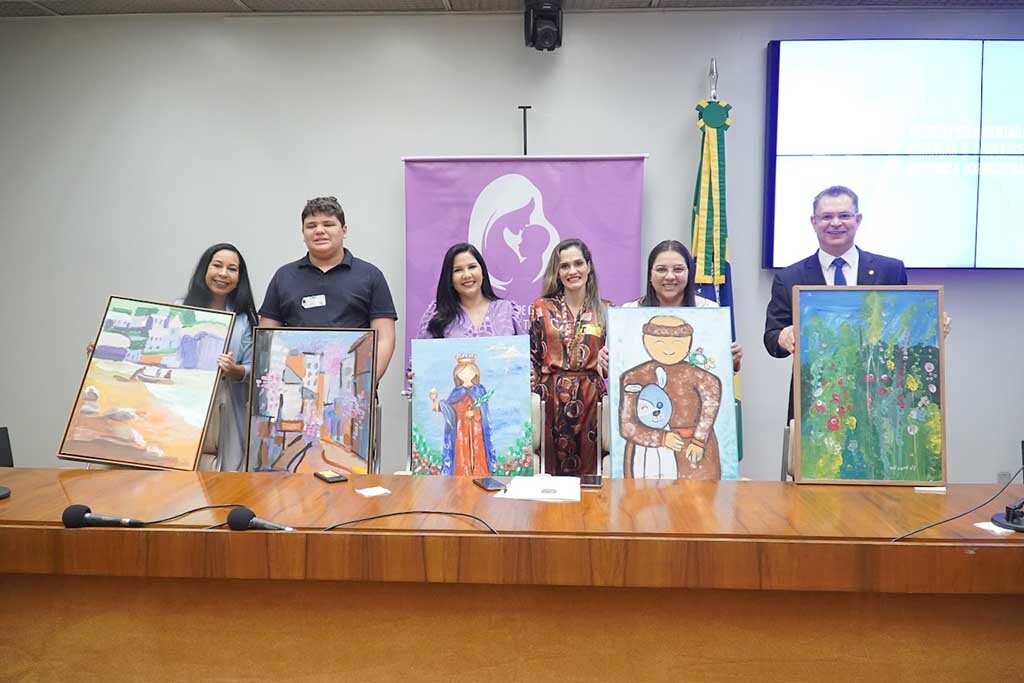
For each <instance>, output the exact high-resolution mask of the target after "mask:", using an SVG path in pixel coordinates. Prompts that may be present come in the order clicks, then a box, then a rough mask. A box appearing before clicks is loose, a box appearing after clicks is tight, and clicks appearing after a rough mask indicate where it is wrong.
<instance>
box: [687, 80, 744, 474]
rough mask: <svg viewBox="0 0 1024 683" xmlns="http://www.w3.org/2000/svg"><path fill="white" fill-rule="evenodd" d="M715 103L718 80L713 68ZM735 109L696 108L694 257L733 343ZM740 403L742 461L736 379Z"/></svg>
mask: <svg viewBox="0 0 1024 683" xmlns="http://www.w3.org/2000/svg"><path fill="white" fill-rule="evenodd" d="M711 68H712V73H711V74H709V76H710V77H711V78H712V97H714V89H715V87H716V85H717V80H718V74H717V70H716V69H715V65H714V62H712V67H711ZM731 109H732V105H730V104H728V103H727V102H726V101H725V100H721V101H719V100H716V99H712V100H711V101H708V100H701V101H700V102H699V103H698V104H697V127H698V128H700V130H701V146H700V147H701V151H700V163H699V165H698V167H697V186H696V187H695V188H694V192H693V216H692V220H693V222H692V234H691V236H690V245H691V251H692V252H693V259H694V272H693V281H694V284H695V285H696V291H697V294H699V295H700V296H702V297H704V298H705V299H710V300H712V301H717V302H718V303H719V305H721V306H729V307H730V318H731V320H732V338H733V340H734V341H735V339H736V317H735V311H734V310H733V308H732V305H733V298H732V280H731V273H730V269H729V228H728V223H727V221H726V210H725V131H727V130H729V126H731V125H732V118H731V117H730V116H729V112H730V110H731ZM733 392H734V394H735V397H736V448H737V451H738V452H739V457H740V458H741V459H742V458H743V419H742V418H743V410H742V400H741V391H740V376H739V373H736V374H735V375H733Z"/></svg>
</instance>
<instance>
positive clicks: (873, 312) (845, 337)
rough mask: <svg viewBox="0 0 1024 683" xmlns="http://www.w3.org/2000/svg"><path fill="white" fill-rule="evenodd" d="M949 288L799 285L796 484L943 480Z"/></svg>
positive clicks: (918, 483) (796, 305)
mask: <svg viewBox="0 0 1024 683" xmlns="http://www.w3.org/2000/svg"><path fill="white" fill-rule="evenodd" d="M942 293H943V290H942V287H941V286H939V285H906V286H857V287H853V286H851V287H827V286H798V287H794V288H793V332H794V334H793V337H794V341H795V350H794V353H793V406H794V410H793V412H794V417H795V427H794V431H793V433H792V434H791V439H792V444H793V456H794V463H793V473H794V480H795V481H796V482H798V483H829V484H889V485H904V486H929V485H943V484H945V481H946V415H945V396H946V393H945V356H944V348H945V340H944V339H943V334H942V318H943V302H942ZM855 310H856V312H855Z"/></svg>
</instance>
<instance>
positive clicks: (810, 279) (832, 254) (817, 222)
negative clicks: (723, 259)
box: [764, 185, 948, 419]
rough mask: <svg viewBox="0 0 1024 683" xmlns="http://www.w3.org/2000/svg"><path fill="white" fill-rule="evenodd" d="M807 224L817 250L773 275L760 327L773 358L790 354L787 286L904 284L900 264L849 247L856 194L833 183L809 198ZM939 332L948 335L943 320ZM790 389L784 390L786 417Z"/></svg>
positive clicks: (857, 216)
mask: <svg viewBox="0 0 1024 683" xmlns="http://www.w3.org/2000/svg"><path fill="white" fill-rule="evenodd" d="M813 206H814V215H812V216H811V226H812V227H813V228H814V232H815V234H816V235H817V236H818V251H817V252H815V253H814V254H812V255H811V256H808V257H807V258H805V259H804V260H802V261H797V262H796V263H794V264H793V265H791V266H788V267H786V268H783V269H782V270H780V271H778V272H777V273H775V281H774V282H773V283H772V298H771V301H769V302H768V311H767V315H766V319H765V323H764V347H765V348H766V349H768V353H770V354H772V355H773V356H775V357H776V358H785V357H786V356H788V355H790V354H791V353H793V348H794V345H795V340H794V338H793V287H794V286H795V285H905V284H907V270H906V268H904V266H903V261H900V260H899V259H894V258H889V257H888V256H879V255H878V254H872V253H870V252H867V251H863V250H861V249H859V248H857V247H855V246H854V245H853V240H854V237H856V235H857V228H858V227H859V226H860V221H861V215H860V211H859V207H858V202H857V194H856V193H855V192H854V191H853V190H851V189H850V188H848V187H843V186H841V185H835V186H832V187H829V188H826V189H824V190H822V191H821V192H819V193H818V196H817V197H815V198H814V205H813ZM943 327H944V330H943V332H944V333H946V332H948V317H947V318H946V319H945V320H944V324H943ZM792 417H793V387H792V385H790V388H789V419H792Z"/></svg>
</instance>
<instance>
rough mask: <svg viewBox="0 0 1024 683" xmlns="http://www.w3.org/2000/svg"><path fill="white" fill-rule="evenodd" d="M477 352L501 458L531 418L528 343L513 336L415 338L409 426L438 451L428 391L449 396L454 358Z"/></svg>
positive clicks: (438, 420)
mask: <svg viewBox="0 0 1024 683" xmlns="http://www.w3.org/2000/svg"><path fill="white" fill-rule="evenodd" d="M460 353H462V354H465V353H472V354H476V364H477V366H478V367H479V368H480V384H482V385H483V386H484V387H485V388H486V389H487V390H488V391H494V395H493V396H492V397H491V398H490V400H489V401H488V408H489V411H490V418H491V441H492V443H493V444H494V449H495V453H496V454H497V455H498V456H504V455H505V453H506V452H507V451H508V449H509V447H510V446H511V444H512V442H513V441H515V439H516V437H518V436H519V435H520V434H521V433H522V426H523V423H524V422H528V421H529V420H530V339H529V337H528V336H526V335H518V336H515V337H466V338H460V339H414V340H413V341H412V370H413V372H414V373H415V376H414V379H413V397H412V402H413V423H414V424H415V425H416V427H417V428H418V429H419V430H420V431H421V432H422V433H423V435H424V436H425V437H426V438H427V441H428V442H429V443H430V446H431V448H435V449H437V450H441V448H442V445H443V443H444V418H443V417H442V416H441V414H440V413H435V412H432V411H431V404H430V399H429V398H428V392H429V391H430V389H431V388H436V389H437V393H438V398H439V399H441V400H443V399H445V398H447V397H448V394H450V393H451V391H452V389H453V387H454V382H453V381H452V370H453V369H454V368H455V356H456V354H460Z"/></svg>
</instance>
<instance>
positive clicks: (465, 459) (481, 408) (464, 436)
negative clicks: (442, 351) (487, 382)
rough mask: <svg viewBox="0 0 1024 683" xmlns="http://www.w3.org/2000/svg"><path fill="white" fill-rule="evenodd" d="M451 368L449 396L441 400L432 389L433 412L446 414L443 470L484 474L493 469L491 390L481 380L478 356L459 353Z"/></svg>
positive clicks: (442, 472) (474, 474)
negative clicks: (477, 361)
mask: <svg viewBox="0 0 1024 683" xmlns="http://www.w3.org/2000/svg"><path fill="white" fill-rule="evenodd" d="M455 361H456V362H455V368H454V369H453V370H452V380H453V382H454V383H455V387H454V388H453V389H452V391H451V393H450V394H448V398H446V399H445V400H443V401H441V400H438V395H437V393H436V391H434V390H431V392H430V400H431V402H432V404H433V410H434V412H439V413H441V414H442V415H443V416H444V421H445V428H444V449H443V451H442V453H441V474H449V475H450V474H455V475H472V476H485V475H489V474H491V473H493V472H494V469H495V456H494V446H493V444H492V443H491V422H490V412H489V408H488V406H487V400H488V399H489V398H490V394H488V392H487V388H486V387H484V386H483V385H482V384H481V383H480V368H479V367H478V366H477V364H476V356H475V355H471V354H467V355H462V354H460V355H458V356H456V358H455Z"/></svg>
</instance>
